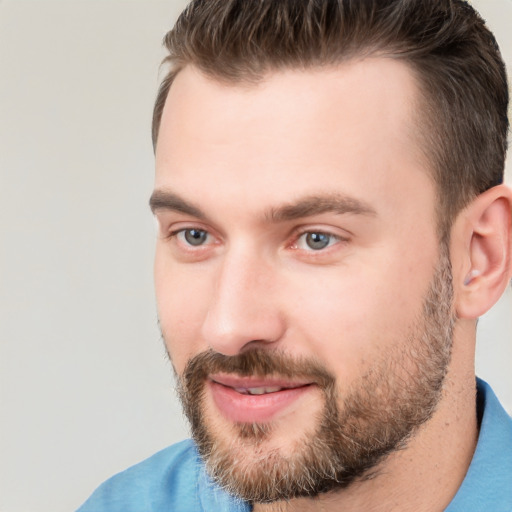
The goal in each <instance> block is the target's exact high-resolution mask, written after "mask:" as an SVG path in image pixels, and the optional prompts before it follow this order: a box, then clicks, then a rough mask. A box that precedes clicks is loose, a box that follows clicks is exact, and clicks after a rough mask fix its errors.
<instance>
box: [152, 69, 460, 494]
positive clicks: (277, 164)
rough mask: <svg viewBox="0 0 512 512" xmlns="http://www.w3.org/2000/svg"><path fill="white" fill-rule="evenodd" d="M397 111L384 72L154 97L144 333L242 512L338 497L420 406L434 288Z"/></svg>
mask: <svg viewBox="0 0 512 512" xmlns="http://www.w3.org/2000/svg"><path fill="white" fill-rule="evenodd" d="M417 105H418V98H417V91H416V85H415V83H414V79H413V77H412V74H411V73H410V71H409V69H408V68H407V67H406V66H405V65H404V64H403V63H400V62H397V61H393V60H391V59H367V60H363V61H353V62H349V63H346V64H343V65H340V66H339V67H338V68H336V69H329V70H327V69H319V70H315V71H303V72H301V71H286V72H281V73H275V74H271V75H269V76H268V77H267V79H266V80H264V81H263V82H262V83H260V84H258V85H247V84H242V85H226V84H221V83H218V82H215V81H212V80H209V79H207V78H205V77H204V76H202V75H201V74H200V73H199V72H197V71H196V70H194V69H192V68H188V69H185V70H184V71H182V72H180V73H179V74H178V76H177V78H176V80H175V82H174V84H173V85H172V87H171V90H170V94H169V97H168V99H167V103H166V107H165V109H164V113H163V118H162V125H161V129H160V135H159V141H158V147H157V166H156V180H155V194H154V195H153V199H152V206H153V209H154V211H155V213H156V216H157V218H158V221H159V237H158V241H157V249H156V261H155V281H156V293H157V302H158V309H159V317H160V323H161V328H162V333H163V336H164V339H165V343H166V346H167V349H168V351H169V354H170V356H171V359H172V362H173V365H174V368H175V370H176V372H177V374H178V377H179V379H180V385H181V390H182V391H181V394H182V399H183V400H184V405H185V409H186V412H187V414H188V415H189V418H190V420H191V423H192V428H193V434H194V436H195V437H196V438H197V441H198V444H199V449H200V451H201V452H202V455H203V456H204V457H205V458H206V459H207V462H208V463H209V467H210V471H211V472H212V473H213V474H214V476H215V477H216V478H218V479H219V480H220V481H221V483H222V484H223V485H225V486H227V487H228V488H229V489H231V490H232V491H233V492H236V493H238V494H240V495H241V496H242V497H244V498H245V499H250V500H255V501H272V500H276V499H282V498H286V497H288V498H291V497H294V496H299V495H311V494H315V493H318V492H322V491H326V490H329V489H332V488H333V487H335V486H336V485H341V486H343V485H348V484H349V483H350V482H351V481H352V480H353V479H354V478H356V477H357V476H360V475H361V474H363V473H365V472H367V471H368V469H370V468H372V467H373V466H375V465H377V464H378V463H379V462H380V461H381V460H382V458H383V457H384V456H385V455H386V454H387V453H389V452H391V451H393V450H394V449H396V448H398V447H401V446H402V445H403V443H404V442H405V441H406V439H407V437H408V436H409V435H410V434H411V433H412V432H414V429H415V428H416V427H417V426H418V425H420V424H421V423H422V422H424V421H426V420H427V419H428V418H429V416H430V415H431V413H432V410H433V408H434V407H435V405H436V403H437V400H438V399H439V393H440V388H441V384H442V379H443V376H444V373H445V370H446V367H447V365H448V362H449V352H450V341H451V330H450V326H451V310H450V293H451V290H450V279H449V278H450V272H449V261H448V258H447V255H446V250H444V251H443V250H440V248H439V243H438V239H437V235H436V222H435V191H434V186H433V184H432V182H431V179H430V178H429V174H428V172H427V170H426V164H425V160H424V157H423V154H422V152H421V151H420V149H419V143H418V131H419V127H418V126H416V125H415V118H414V115H413V112H414V109H415V108H416V107H417ZM432 303H434V304H435V305H436V307H431V305H432ZM438 304H444V305H445V307H441V308H438V307H437V305H438ZM313 459H314V460H313ZM308 468H309V469H310V470H311V469H312V470H311V471H309V473H308ZM315 473H316V474H318V475H320V477H319V478H318V479H317V482H316V483H311V480H312V474H315ZM278 481H281V482H283V483H282V484H280V485H277V482H278Z"/></svg>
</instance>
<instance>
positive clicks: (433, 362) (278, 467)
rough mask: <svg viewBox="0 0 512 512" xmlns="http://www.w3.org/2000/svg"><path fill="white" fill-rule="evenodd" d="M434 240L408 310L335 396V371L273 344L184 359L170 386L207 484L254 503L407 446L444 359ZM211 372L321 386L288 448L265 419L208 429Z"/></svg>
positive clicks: (442, 268) (342, 476)
mask: <svg viewBox="0 0 512 512" xmlns="http://www.w3.org/2000/svg"><path fill="white" fill-rule="evenodd" d="M441 245H442V247H441V248H442V250H441V255H440V258H439V262H438V265H437V267H436V269H435V272H434V275H433V278H432V281H431V283H430V287H429V290H428V292H427V294H426V295H425V297H424V299H423V304H422V310H421V313H420V314H419V315H418V318H417V319H416V321H415V322H413V325H411V326H410V327H409V329H408V332H407V333H404V336H403V339H402V340H400V343H396V344H395V345H394V348H393V349H391V351H387V352H386V354H385V355H384V356H382V357H381V358H380V359H377V360H376V361H375V362H374V364H373V365H372V367H371V369H370V370H369V371H367V372H366V373H365V374H363V375H362V376H360V377H359V378H358V379H356V381H355V382H353V383H352V384H351V385H350V386H349V387H348V389H347V390H346V391H344V393H343V396H342V397H341V396H340V393H339V391H338V388H337V383H336V378H335V377H334V376H333V375H331V374H330V373H329V372H328V371H327V369H326V368H325V367H324V366H323V365H321V364H320V363H319V362H318V361H317V360H314V359H305V358H301V359H298V358H296V357H292V356H290V354H287V353H285V352H282V351H276V350H273V349H261V348H255V349H253V350H249V351H247V352H243V353H241V354H237V355H235V356H225V355H223V354H219V353H216V352H213V351H211V350H209V351H206V352H202V353H200V354H198V355H196V356H194V357H193V358H192V359H191V360H190V361H189V362H188V364H187V366H186V368H185V370H184V372H183V374H182V375H181V376H179V377H178V392H179V396H180V400H181V402H182V405H183V408H184V411H185V414H186V416H187V417H188V420H189V422H190V425H191V431H192V436H193V438H194V440H195V442H196V444H197V447H198V451H199V454H200V456H201V458H202V459H203V460H204V462H205V464H206V469H207V471H208V473H209V474H210V476H211V477H212V479H213V480H214V481H215V482H216V483H217V484H219V485H220V486H221V487H223V488H224V489H225V490H226V491H227V492H229V493H230V494H232V495H235V496H238V497H239V498H241V499H243V500H245V501H249V502H256V503H271V502H276V501H280V500H290V499H293V498H299V497H314V496H317V495H319V494H321V493H325V492H329V491H334V490H339V489H343V488H346V487H347V486H349V485H350V484H352V483H353V482H354V481H356V480H360V479H367V478H372V477H374V476H375V472H376V469H377V466H378V465H379V463H381V462H382V461H383V460H384V459H385V458H386V457H387V456H388V455H389V454H391V453H393V452H395V451H397V450H400V449H403V448H404V447H405V446H406V445H407V441H408V440H409V439H410V437H411V436H412V435H413V434H414V433H415V431H416V430H417V429H418V428H419V427H420V426H421V425H422V424H423V423H425V422H426V421H428V420H429V419H430V418H431V417H432V414H433V413H434V411H435V409H436V406H437V404H438V403H439V400H440V398H441V394H442V387H443V382H444V378H445V375H446V372H447V369H448V365H449V363H450V356H451V345H452V335H453V326H454V315H453V311H452V296H453V290H452V276H451V267H450V261H449V257H448V250H447V248H446V247H444V248H443V244H441ZM219 372H223V373H228V374H237V375H240V376H260V377H265V376H273V377H276V376H279V377H287V378H290V377H292V378H297V379H303V378H305V379H307V380H310V381H312V382H315V383H317V385H318V388H319V389H320V390H321V393H322V398H323V406H322V410H321V412H320V414H319V415H317V417H316V418H315V419H316V421H315V424H314V427H313V428H312V429H309V430H307V429H304V431H303V432H301V434H300V435H299V436H297V438H296V439H295V440H294V441H293V444H292V449H291V450H289V453H284V450H281V449H280V448H279V447H275V446H274V447H271V446H270V443H269V440H271V438H272V432H273V430H274V429H275V428H276V426H275V425H274V424H273V423H272V422H268V423H236V424H233V425H232V429H229V431H227V430H226V429H225V427H224V430H223V429H222V428H220V427H219V428H216V426H218V425H216V420H215V418H210V419H209V416H208V414H206V403H205V385H206V381H207V379H208V376H209V375H211V374H215V373H219ZM291 435H293V434H292V433H291Z"/></svg>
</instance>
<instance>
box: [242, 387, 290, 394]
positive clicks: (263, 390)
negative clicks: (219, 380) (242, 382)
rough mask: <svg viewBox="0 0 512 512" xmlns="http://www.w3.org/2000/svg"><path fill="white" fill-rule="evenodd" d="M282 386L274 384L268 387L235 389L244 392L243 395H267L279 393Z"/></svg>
mask: <svg viewBox="0 0 512 512" xmlns="http://www.w3.org/2000/svg"><path fill="white" fill-rule="evenodd" d="M281 389H283V388H281V387H279V386H273V387H267V388H235V391H238V392H239V393H242V394H243V395H265V394H266V393H277V392H278V391H281Z"/></svg>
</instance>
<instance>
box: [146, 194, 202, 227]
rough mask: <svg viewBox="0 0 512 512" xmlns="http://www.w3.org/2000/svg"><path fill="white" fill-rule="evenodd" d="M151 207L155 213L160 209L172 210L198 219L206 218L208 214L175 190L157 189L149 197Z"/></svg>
mask: <svg viewBox="0 0 512 512" xmlns="http://www.w3.org/2000/svg"><path fill="white" fill-rule="evenodd" d="M149 207H150V208H151V211H152V212H153V213H156V212H157V211H159V210H170V211H175V212H180V213H184V214H185V215H191V216H192V217H197V218H198V219H202V220H204V219H206V214H205V213H204V212H203V211H202V210H201V209H200V208H198V207H197V206H195V205H193V204H191V203H189V202H187V201H185V200H184V199H182V198H181V197H180V196H178V195H176V194H174V193H173V192H168V191H165V190H155V191H154V192H153V193H152V194H151V197H150V198H149Z"/></svg>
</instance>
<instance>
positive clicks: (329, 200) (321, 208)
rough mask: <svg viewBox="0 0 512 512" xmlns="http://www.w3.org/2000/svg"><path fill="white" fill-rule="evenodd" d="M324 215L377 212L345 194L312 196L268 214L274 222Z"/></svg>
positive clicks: (275, 209)
mask: <svg viewBox="0 0 512 512" xmlns="http://www.w3.org/2000/svg"><path fill="white" fill-rule="evenodd" d="M322 213H337V214H340V215H343V214H347V213H351V214H356V215H369V216H375V215H377V212H376V211H375V209H374V208H372V207H371V206H370V205H369V204H368V203H366V202H364V201H361V200H360V199H356V198H354V197H350V196H346V195H343V194H328V195H312V196H307V197H303V198H301V199H299V200H298V201H296V202H294V203H290V204H286V205H283V206H281V207H279V208H272V209H271V210H270V212H269V214H268V217H269V219H270V220H271V221H272V222H286V221H290V220H296V219H300V218H303V217H311V216H312V215H320V214H322Z"/></svg>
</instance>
